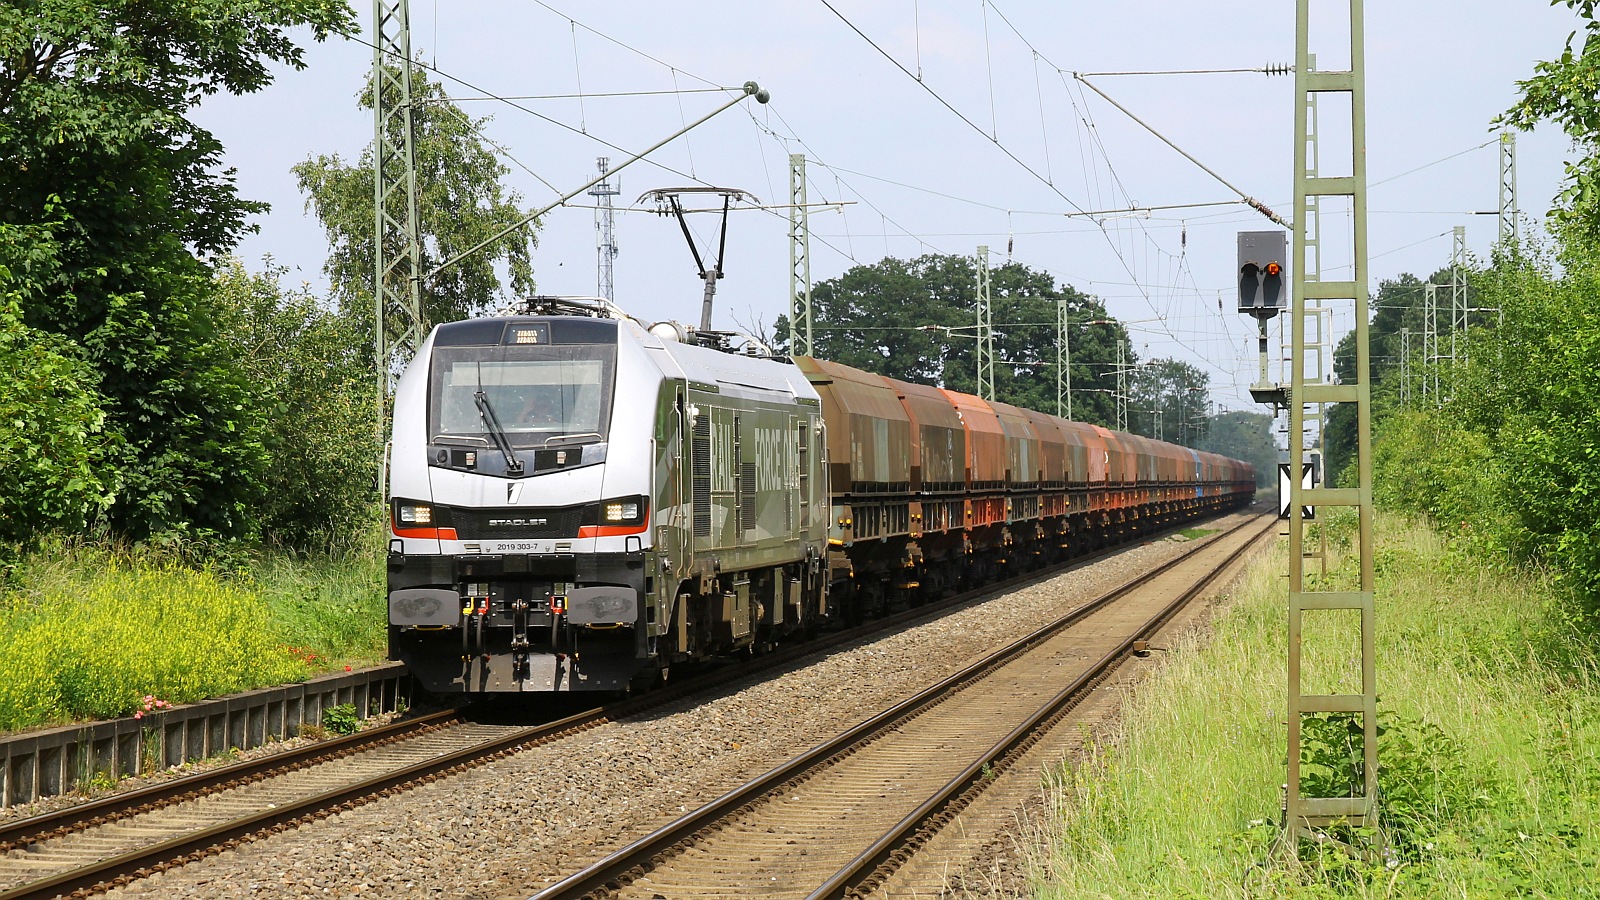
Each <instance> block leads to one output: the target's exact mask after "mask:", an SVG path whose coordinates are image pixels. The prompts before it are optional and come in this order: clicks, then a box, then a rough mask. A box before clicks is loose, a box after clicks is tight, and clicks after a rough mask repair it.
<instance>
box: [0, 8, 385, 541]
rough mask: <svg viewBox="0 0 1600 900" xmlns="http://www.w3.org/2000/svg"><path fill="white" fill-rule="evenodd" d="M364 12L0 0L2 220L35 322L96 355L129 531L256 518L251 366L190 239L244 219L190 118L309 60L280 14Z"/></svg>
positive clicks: (296, 23) (315, 20)
mask: <svg viewBox="0 0 1600 900" xmlns="http://www.w3.org/2000/svg"><path fill="white" fill-rule="evenodd" d="M300 26H310V28H311V30H312V34H313V36H314V37H315V38H316V39H318V40H321V39H323V38H325V37H326V36H327V35H328V34H329V33H333V32H339V33H348V32H351V31H353V29H354V25H353V21H352V19H351V14H350V10H349V8H348V7H347V6H346V5H345V4H344V3H343V2H342V0H276V2H268V0H109V2H102V3H95V4H88V3H73V2H50V3H27V4H8V5H5V6H4V7H0V159H5V160H6V165H4V166H0V196H4V197H5V198H6V202H5V203H4V204H3V205H0V224H8V225H15V226H19V227H20V228H21V229H22V231H21V232H19V234H21V235H22V238H21V239H20V243H19V244H17V245H16V246H12V247H9V248H8V249H7V252H8V257H7V259H6V260H4V262H6V263H7V264H8V265H9V268H10V270H11V273H12V275H13V276H14V277H15V279H16V284H15V286H14V288H15V293H16V294H17V297H18V299H19V301H20V304H21V307H22V321H23V324H25V325H26V326H27V327H29V328H33V329H37V330H39V331H42V332H47V333H51V334H55V335H60V336H62V337H63V338H65V339H66V341H68V342H70V343H69V344H62V345H60V347H61V349H62V350H63V352H68V353H80V354H82V358H83V359H85V360H86V361H87V362H88V364H89V365H91V366H92V367H93V369H94V370H95V373H96V376H97V378H96V383H95V384H94V388H95V389H96V390H97V391H98V393H99V394H100V395H101V396H102V397H103V409H104V411H105V414H106V428H107V430H108V431H109V432H110V433H112V434H114V435H117V436H118V437H119V438H120V440H119V441H117V445H116V448H115V450H114V452H113V456H112V458H111V459H110V460H109V461H108V463H107V468H108V469H114V470H115V471H116V472H118V474H119V478H120V485H119V489H118V490H117V494H116V499H115V501H114V503H113V504H112V506H111V508H110V510H109V511H108V516H109V521H110V524H111V525H112V527H113V528H114V529H116V530H118V531H120V532H123V533H125V534H127V535H129V536H132V537H143V536H147V535H151V534H156V533H160V532H163V531H181V532H190V533H216V534H225V535H242V534H247V533H249V530H250V527H251V524H252V517H253V505H254V502H255V500H256V499H257V497H258V493H257V491H258V482H257V480H256V472H257V471H258V466H259V462H260V447H259V443H258V442H257V441H256V439H255V436H254V435H253V434H252V430H251V427H250V424H249V422H248V416H247V410H246V406H245V403H246V401H247V399H248V390H247V387H246V385H245V384H244V383H243V380H242V374H241V373H240V371H239V369H238V367H237V366H236V365H235V364H234V363H235V361H234V360H232V359H231V358H230V357H229V356H228V354H227V353H226V352H225V350H224V348H222V347H221V346H220V345H219V344H218V342H217V341H216V335H215V333H214V331H213V324H214V323H213V322H212V320H211V315H210V310H209V305H208V300H209V296H210V291H211V278H210V272H209V268H208V266H207V265H206V264H205V263H204V262H203V261H202V260H201V259H200V258H198V256H197V254H205V255H210V254H215V253H219V252H222V251H225V250H226V249H227V248H229V247H230V246H232V245H233V244H234V243H235V242H236V241H237V239H238V238H239V236H240V235H241V234H242V232H243V231H244V230H245V229H246V224H245V217H246V216H247V215H249V214H250V213H253V212H256V211H259V210H261V209H263V208H264V207H263V206H262V205H261V204H257V203H252V202H249V201H246V200H243V199H242V198H240V197H239V196H238V194H237V191H236V190H235V187H234V183H233V177H232V175H233V173H232V170H225V169H221V168H220V159H221V153H222V147H221V144H220V143H219V142H218V141H217V140H216V138H215V137H214V136H212V135H211V134H210V133H209V132H207V131H206V130H205V129H203V128H200V127H199V126H197V125H196V124H194V123H193V122H191V121H189V120H188V119H187V118H186V115H187V114H188V112H189V111H190V109H191V108H192V107H193V106H194V105H195V104H197V103H198V102H200V100H202V99H203V98H204V97H205V96H207V95H210V94H214V93H216V92H218V91H222V90H226V91H229V92H232V93H244V92H248V91H254V90H257V89H259V88H261V87H263V86H264V85H266V84H267V83H268V82H269V81H270V80H271V68H270V66H271V65H272V64H283V65H289V66H294V67H301V66H303V62H302V59H301V51H300V49H299V47H297V46H296V45H295V43H294V42H293V41H291V40H290V39H289V37H288V36H287V31H288V30H289V29H291V28H295V27H300Z"/></svg>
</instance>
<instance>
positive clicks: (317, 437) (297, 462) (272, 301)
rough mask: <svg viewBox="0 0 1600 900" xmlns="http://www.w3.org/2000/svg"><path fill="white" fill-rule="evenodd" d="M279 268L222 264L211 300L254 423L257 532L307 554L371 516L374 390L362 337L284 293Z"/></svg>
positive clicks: (302, 293) (309, 299) (310, 300)
mask: <svg viewBox="0 0 1600 900" xmlns="http://www.w3.org/2000/svg"><path fill="white" fill-rule="evenodd" d="M286 271H287V269H286V268H285V267H283V266H277V265H272V264H270V262H269V264H268V267H267V271H265V272H263V273H259V274H252V273H250V272H247V271H245V268H244V266H243V265H242V264H241V263H240V262H239V261H238V260H236V259H228V260H224V261H223V263H222V264H221V265H220V266H219V267H218V271H217V292H216V299H217V306H218V309H219V313H218V315H219V318H220V319H221V322H222V324H223V328H222V332H223V334H225V335H226V340H227V342H228V344H229V346H230V347H231V348H232V350H233V352H234V354H235V355H236V356H237V357H238V358H239V359H240V360H242V363H243V366H244V369H245V372H246V374H247V375H248V380H249V383H250V385H251V387H252V391H253V397H252V400H251V408H252V409H253V410H254V411H255V415H256V417H258V419H259V421H260V423H261V443H262V447H263V450H264V451H265V453H266V464H265V467H264V469H263V471H262V473H261V481H262V486H263V487H264V488H265V490H264V492H263V497H262V499H261V503H260V505H259V515H260V523H261V529H262V534H263V536H264V537H266V538H267V539H268V540H271V541H273V542H275V543H279V544H284V545H288V546H293V547H301V548H309V547H315V546H319V545H325V544H327V543H328V542H330V541H332V542H337V541H339V540H341V539H348V538H350V537H351V536H352V535H354V534H356V533H357V532H359V530H360V526H361V525H362V524H364V523H366V522H367V521H369V520H370V518H371V516H372V513H373V512H374V509H375V501H376V497H377V493H376V491H375V490H374V488H373V485H374V482H375V481H376V479H377V474H378V473H377V462H378V457H379V446H378V436H377V431H378V421H377V398H376V396H375V393H376V390H377V385H376V383H375V380H374V377H373V372H372V367H371V365H370V359H371V354H370V351H369V348H368V343H367V340H366V339H367V337H368V336H367V335H366V334H364V333H362V332H361V331H360V329H359V326H358V324H357V323H356V322H354V321H352V320H351V319H350V318H349V317H347V316H342V315H340V314H338V313H336V312H333V311H330V310H328V309H325V308H324V307H323V306H322V305H321V304H320V303H318V302H317V300H316V298H314V297H313V296H311V294H310V293H309V292H307V291H306V290H304V289H303V288H302V289H301V290H286V289H285V288H284V287H283V285H282V284H281V279H282V277H283V275H284V274H285V272H286Z"/></svg>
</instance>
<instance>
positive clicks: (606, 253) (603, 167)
mask: <svg viewBox="0 0 1600 900" xmlns="http://www.w3.org/2000/svg"><path fill="white" fill-rule="evenodd" d="M595 166H596V168H597V169H599V171H600V175H601V181H600V183H599V184H597V185H595V186H594V187H592V188H590V189H589V196H591V197H593V198H594V205H595V211H594V230H595V238H596V241H595V244H596V253H597V254H598V255H599V258H600V259H599V272H598V275H597V278H596V286H595V296H598V297H604V298H606V299H607V300H610V301H611V302H613V303H615V302H616V301H617V292H616V281H615V280H614V278H613V277H612V271H613V269H612V264H613V262H614V261H615V260H616V258H617V213H616V210H615V209H614V208H613V207H612V205H611V198H612V197H615V196H617V195H618V194H620V193H622V185H621V184H620V183H618V184H612V183H611V178H610V177H609V174H610V172H611V160H610V159H609V158H607V157H604V156H602V157H600V158H599V159H597V160H595Z"/></svg>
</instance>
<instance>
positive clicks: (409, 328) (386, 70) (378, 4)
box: [372, 0, 428, 428]
mask: <svg viewBox="0 0 1600 900" xmlns="http://www.w3.org/2000/svg"><path fill="white" fill-rule="evenodd" d="M372 14H373V23H374V28H373V35H374V37H375V40H374V42H373V55H372V85H373V91H372V93H373V101H374V102H373V104H372V108H373V112H374V116H373V119H374V135H373V168H374V172H373V176H374V177H373V179H372V183H373V198H372V205H373V210H374V212H375V216H376V225H377V229H376V238H375V242H374V252H373V260H374V273H373V290H372V295H373V311H374V315H375V316H376V327H375V329H374V332H373V333H374V335H375V338H374V343H373V354H374V357H375V359H376V362H377V368H378V403H379V409H380V415H379V419H380V422H381V420H382V415H381V411H382V407H383V403H384V400H385V398H387V397H388V396H389V393H390V391H391V390H392V388H393V384H394V374H395V373H396V372H397V371H398V368H399V366H401V365H403V364H404V363H405V361H406V360H407V359H409V358H410V357H411V356H412V355H413V354H415V353H416V352H417V350H418V348H420V347H421V346H422V340H423V337H424V336H425V335H426V334H427V330H428V325H427V321H426V319H425V318H424V316H423V310H422V274H423V273H422V239H421V230H420V220H419V216H418V213H417V163H416V147H415V137H414V135H415V133H416V131H415V120H414V116H413V112H414V107H413V105H412V99H411V10H410V6H409V5H408V3H407V0H373V4H372ZM379 427H380V428H381V427H382V425H381V424H380V425H379Z"/></svg>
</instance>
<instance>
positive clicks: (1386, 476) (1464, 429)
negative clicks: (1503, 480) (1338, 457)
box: [1341, 408, 1503, 534]
mask: <svg viewBox="0 0 1600 900" xmlns="http://www.w3.org/2000/svg"><path fill="white" fill-rule="evenodd" d="M1372 470H1373V500H1374V502H1376V503H1377V504H1378V505H1380V506H1382V507H1384V508H1386V509H1392V510H1396V511H1399V512H1404V513H1409V514H1412V515H1420V516H1426V517H1427V518H1428V519H1429V520H1430V521H1432V522H1433V523H1435V524H1436V525H1438V526H1439V527H1441V528H1445V529H1447V530H1449V531H1451V532H1461V533H1465V532H1472V531H1476V532H1487V533H1490V534H1498V533H1499V532H1500V531H1501V530H1502V527H1503V526H1502V524H1501V523H1502V518H1503V516H1502V513H1501V512H1500V510H1499V508H1498V502H1497V501H1498V495H1497V488H1498V485H1499V478H1500V473H1499V462H1498V460H1497V459H1496V458H1495V455H1494V453H1493V451H1492V450H1491V448H1490V446H1489V440H1488V438H1487V437H1486V436H1485V435H1484V434H1483V433H1482V432H1479V431H1476V430H1473V429H1472V428H1470V427H1468V426H1467V425H1466V423H1464V422H1463V421H1462V420H1461V418H1460V416H1459V414H1458V412H1457V411H1456V410H1455V409H1451V408H1445V409H1432V408H1429V409H1411V410H1402V411H1400V412H1396V413H1395V414H1393V415H1392V416H1390V417H1389V418H1388V419H1386V420H1385V421H1384V424H1383V428H1382V429H1381V430H1380V431H1379V433H1378V435H1377V437H1376V440H1375V441H1374V443H1373V458H1372ZM1341 481H1342V483H1347V484H1354V483H1355V479H1354V477H1353V476H1351V475H1348V474H1347V475H1346V476H1345V477H1344V478H1342V479H1341Z"/></svg>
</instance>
